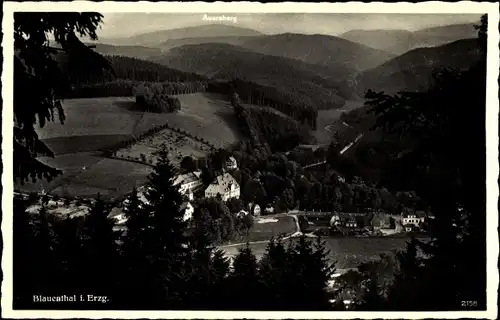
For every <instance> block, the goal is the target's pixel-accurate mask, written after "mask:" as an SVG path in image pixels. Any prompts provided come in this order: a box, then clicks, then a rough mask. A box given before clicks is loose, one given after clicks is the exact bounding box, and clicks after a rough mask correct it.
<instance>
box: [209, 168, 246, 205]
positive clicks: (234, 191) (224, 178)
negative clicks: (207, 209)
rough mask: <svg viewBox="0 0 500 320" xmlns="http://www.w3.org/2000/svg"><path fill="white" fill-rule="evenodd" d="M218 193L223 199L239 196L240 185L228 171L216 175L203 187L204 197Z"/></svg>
mask: <svg viewBox="0 0 500 320" xmlns="http://www.w3.org/2000/svg"><path fill="white" fill-rule="evenodd" d="M217 195H220V197H221V198H222V200H223V201H227V200H229V199H231V198H239V197H240V185H239V184H238V182H236V179H234V177H233V176H232V175H230V174H229V173H227V172H226V173H224V174H223V175H219V176H217V178H216V179H215V180H214V181H213V182H212V183H211V184H210V185H209V186H208V187H207V188H206V189H205V197H207V198H213V197H217Z"/></svg>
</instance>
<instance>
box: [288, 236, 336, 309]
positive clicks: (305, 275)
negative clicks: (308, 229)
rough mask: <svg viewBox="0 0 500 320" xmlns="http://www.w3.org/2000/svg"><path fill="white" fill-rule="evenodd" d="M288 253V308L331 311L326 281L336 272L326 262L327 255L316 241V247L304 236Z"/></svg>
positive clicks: (321, 243) (321, 245)
mask: <svg viewBox="0 0 500 320" xmlns="http://www.w3.org/2000/svg"><path fill="white" fill-rule="evenodd" d="M288 252H289V254H290V266H289V268H290V275H294V276H293V278H291V279H288V281H287V282H288V283H289V285H290V287H289V288H288V292H290V294H291V293H292V292H293V293H294V295H291V296H289V297H288V301H289V303H290V306H292V308H293V309H297V310H328V309H330V308H331V304H330V301H329V300H330V296H331V295H330V294H329V293H328V280H329V279H330V277H331V275H332V274H333V273H334V272H335V269H334V267H333V265H330V264H329V262H328V252H327V250H326V248H325V246H324V243H323V242H321V239H320V238H318V239H317V241H316V243H315V245H314V246H313V245H312V244H311V242H309V241H307V240H306V238H305V237H304V236H302V237H300V238H299V240H298V242H297V243H296V244H295V245H293V246H291V247H290V248H289V250H288Z"/></svg>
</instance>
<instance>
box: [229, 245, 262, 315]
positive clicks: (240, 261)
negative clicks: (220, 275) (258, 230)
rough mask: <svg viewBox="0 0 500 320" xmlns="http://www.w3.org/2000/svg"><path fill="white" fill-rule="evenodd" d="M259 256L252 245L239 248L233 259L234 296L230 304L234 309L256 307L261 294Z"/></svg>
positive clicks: (231, 284)
mask: <svg viewBox="0 0 500 320" xmlns="http://www.w3.org/2000/svg"><path fill="white" fill-rule="evenodd" d="M257 267H258V265H257V258H256V257H255V255H254V253H253V252H252V249H250V245H249V244H248V243H247V245H246V246H245V247H244V248H241V249H239V251H238V254H237V255H236V256H235V257H234V259H233V270H232V272H231V274H230V279H229V281H230V289H231V290H232V294H231V295H232V297H231V300H230V303H228V306H229V307H230V308H232V309H243V310H252V309H255V303H256V297H258V296H259V293H260V290H259V277H258V269H257Z"/></svg>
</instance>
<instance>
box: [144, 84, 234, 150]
mask: <svg viewBox="0 0 500 320" xmlns="http://www.w3.org/2000/svg"><path fill="white" fill-rule="evenodd" d="M174 97H176V98H178V99H179V100H180V102H181V110H180V111H178V112H176V113H165V114H161V119H157V116H158V114H154V113H145V114H144V116H143V117H142V119H141V120H140V122H139V123H138V124H137V127H136V132H141V131H142V132H143V131H145V130H147V129H149V128H151V127H152V126H155V125H160V124H164V123H168V124H169V126H170V127H171V128H179V129H182V130H184V131H186V132H189V133H190V134H191V135H192V136H194V137H200V138H203V139H205V140H207V141H208V142H209V143H211V144H213V145H215V146H216V147H217V148H225V147H228V146H230V145H232V144H234V143H236V142H238V141H240V140H241V139H242V136H241V134H240V131H239V128H238V125H237V120H236V116H235V114H234V111H233V108H232V106H231V104H230V102H229V101H228V100H227V99H226V98H225V97H224V96H222V95H218V94H213V93H200V92H199V93H192V94H183V95H176V96H174Z"/></svg>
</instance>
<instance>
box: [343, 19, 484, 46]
mask: <svg viewBox="0 0 500 320" xmlns="http://www.w3.org/2000/svg"><path fill="white" fill-rule="evenodd" d="M476 36H477V31H476V30H475V28H474V24H472V23H468V24H454V25H447V26H439V27H432V28H426V29H422V30H417V31H408V30H351V31H348V32H345V33H343V34H341V35H340V36H339V37H341V38H344V39H347V40H350V41H353V42H357V43H360V44H364V45H366V46H369V47H372V48H375V49H379V50H385V51H388V52H391V53H394V54H403V53H405V52H408V51H410V50H413V49H416V48H421V47H434V46H439V45H443V44H446V43H449V42H453V41H456V40H460V39H467V38H474V37H476Z"/></svg>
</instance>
